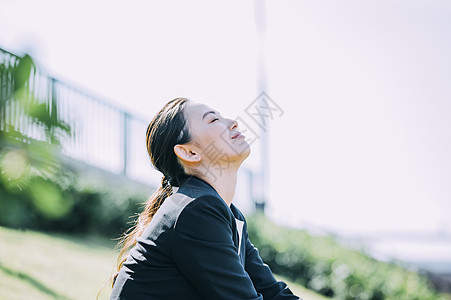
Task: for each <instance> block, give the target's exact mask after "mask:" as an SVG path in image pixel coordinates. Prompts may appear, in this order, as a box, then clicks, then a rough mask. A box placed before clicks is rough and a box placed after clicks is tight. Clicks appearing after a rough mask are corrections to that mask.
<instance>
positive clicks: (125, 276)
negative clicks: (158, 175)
mask: <svg viewBox="0 0 451 300" xmlns="http://www.w3.org/2000/svg"><path fill="white" fill-rule="evenodd" d="M111 299H130V300H132V299H133V300H134V299H136V300H138V299H158V300H160V299H161V300H163V299H171V300H172V299H193V300H194V299H212V300H216V299H226V300H235V299H248V300H257V299H258V300H262V299H265V300H266V299H268V300H269V299H273V300H276V299H299V298H298V297H297V296H295V295H293V294H292V292H291V291H290V289H289V288H288V287H287V285H286V284H285V283H284V282H282V281H277V280H276V279H275V278H274V276H273V275H272V273H271V270H270V268H269V267H268V266H267V265H266V264H264V263H263V261H262V259H261V258H260V255H259V254H258V250H257V249H256V248H255V247H254V246H253V245H252V244H251V242H250V241H249V238H248V234H247V227H246V220H245V218H244V216H243V215H242V213H241V212H240V211H239V210H238V209H237V208H236V207H235V206H234V205H233V204H231V206H230V207H229V206H228V205H227V204H226V203H225V202H224V200H223V199H222V198H221V197H220V196H219V194H218V193H217V192H216V190H215V189H214V188H213V187H212V186H211V185H210V184H209V183H207V182H206V181H204V180H202V179H200V178H198V177H194V176H192V177H188V178H185V179H184V180H183V181H182V183H181V186H180V188H179V189H178V190H177V192H176V193H174V194H173V195H171V196H170V197H168V198H167V199H166V200H165V201H164V202H163V204H162V205H161V207H160V208H159V210H158V211H157V213H156V214H155V216H154V217H153V219H152V221H151V222H150V224H149V226H148V227H147V228H146V230H145V231H144V233H143V234H142V236H141V237H139V238H138V239H137V245H136V246H135V247H134V248H133V249H132V250H131V251H130V255H129V256H128V258H127V260H126V262H125V263H124V265H123V267H122V268H121V270H120V271H119V275H118V277H117V279H116V282H115V284H114V287H113V291H112V294H111Z"/></svg>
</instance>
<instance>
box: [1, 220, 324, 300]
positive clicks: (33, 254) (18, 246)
mask: <svg viewBox="0 0 451 300" xmlns="http://www.w3.org/2000/svg"><path fill="white" fill-rule="evenodd" d="M114 246H115V242H114V241H109V240H107V239H105V238H99V237H97V238H96V237H73V236H67V235H49V234H44V233H40V232H34V231H20V230H13V229H8V228H4V227H0V278H1V280H0V300H17V299H27V300H28V299H33V300H40V299H83V300H86V299H95V298H96V295H97V293H98V292H99V290H100V289H101V287H102V286H103V284H104V283H105V282H106V281H107V280H108V279H109V276H110V274H111V271H112V267H113V264H114V262H115V260H116V253H115V252H114V251H113V250H112V249H113V248H114ZM276 277H278V278H279V279H283V280H284V281H285V282H287V284H288V285H289V286H290V289H291V290H292V291H293V292H294V293H296V294H297V295H299V296H301V297H303V298H304V300H325V299H327V298H325V297H322V296H320V295H318V294H316V293H314V292H312V291H310V290H307V289H305V288H304V287H302V286H299V285H296V284H294V283H292V282H289V281H287V280H285V279H284V278H282V277H280V276H276ZM110 291H111V289H110V287H109V286H106V287H105V288H104V289H103V290H102V292H101V293H100V296H99V299H108V298H109V295H110Z"/></svg>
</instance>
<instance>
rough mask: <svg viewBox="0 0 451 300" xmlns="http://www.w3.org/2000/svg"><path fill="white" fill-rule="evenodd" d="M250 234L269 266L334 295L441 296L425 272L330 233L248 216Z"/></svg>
mask: <svg viewBox="0 0 451 300" xmlns="http://www.w3.org/2000/svg"><path fill="white" fill-rule="evenodd" d="M247 223H248V232H249V238H250V239H251V241H252V243H253V244H254V245H255V246H256V247H257V248H258V249H259V252H260V255H261V257H262V259H263V260H264V261H265V263H267V264H268V265H269V266H270V267H271V269H272V271H273V272H274V273H277V274H281V275H283V276H285V277H287V278H289V279H291V280H293V281H295V282H297V283H300V284H301V285H303V286H306V287H308V288H310V289H312V290H314V291H317V292H318V293H320V294H323V295H326V296H328V297H331V298H334V299H346V300H348V299H359V300H363V299H366V300H382V299H386V300H391V299H393V300H395V299H412V300H413V299H418V300H426V299H431V300H432V299H443V298H441V296H440V295H438V294H437V293H436V291H435V290H434V289H433V288H432V286H431V285H430V284H429V282H428V281H427V279H426V278H424V277H423V276H421V275H419V274H418V273H416V272H411V271H409V270H407V269H405V268H403V267H402V266H401V265H398V264H396V263H385V262H380V261H377V260H375V259H373V258H371V257H370V256H368V255H366V254H365V253H363V252H362V251H358V250H352V249H349V248H347V247H344V246H341V245H340V244H339V243H338V242H337V241H336V239H335V238H334V237H331V236H312V235H310V234H309V233H308V232H306V231H305V230H299V229H291V228H284V227H279V226H277V225H275V224H274V223H272V222H271V221H269V220H268V219H267V218H265V217H264V216H262V215H254V216H251V217H249V218H247Z"/></svg>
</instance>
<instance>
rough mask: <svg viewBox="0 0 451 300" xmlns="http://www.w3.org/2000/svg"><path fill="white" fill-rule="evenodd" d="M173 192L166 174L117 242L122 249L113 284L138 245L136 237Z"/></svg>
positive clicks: (117, 247) (118, 247)
mask: <svg viewBox="0 0 451 300" xmlns="http://www.w3.org/2000/svg"><path fill="white" fill-rule="evenodd" d="M172 193H173V190H172V185H171V184H170V183H169V180H168V179H167V178H166V176H164V177H163V179H162V180H161V186H160V187H159V188H158V190H156V191H155V192H154V193H153V194H152V196H150V198H149V199H148V200H147V202H146V206H145V208H144V210H143V211H142V212H141V213H140V214H139V217H138V220H137V221H136V222H135V225H133V226H132V227H130V228H129V229H128V230H127V231H125V233H124V234H123V235H122V236H121V238H120V239H119V243H118V244H117V246H116V249H120V252H119V256H118V258H117V261H116V264H115V268H114V274H113V275H112V278H111V279H112V283H111V285H114V282H115V281H116V277H117V275H118V274H119V270H120V269H121V267H122V265H123V264H124V262H125V260H126V259H127V257H128V254H129V251H130V250H131V248H133V247H134V246H135V245H136V239H137V238H138V237H139V236H141V234H142V233H143V232H144V230H145V229H146V227H147V225H149V223H150V221H151V220H152V218H153V216H154V215H155V213H156V212H157V211H158V209H159V208H160V206H161V205H162V204H163V202H164V200H165V199H166V198H167V197H169V196H171V195H172Z"/></svg>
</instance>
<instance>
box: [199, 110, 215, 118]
mask: <svg viewBox="0 0 451 300" xmlns="http://www.w3.org/2000/svg"><path fill="white" fill-rule="evenodd" d="M208 114H216V112H214V111H212V110H209V111H207V112H206V113H204V115H203V116H202V120H203V119H205V117H206V116H207V115H208Z"/></svg>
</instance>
